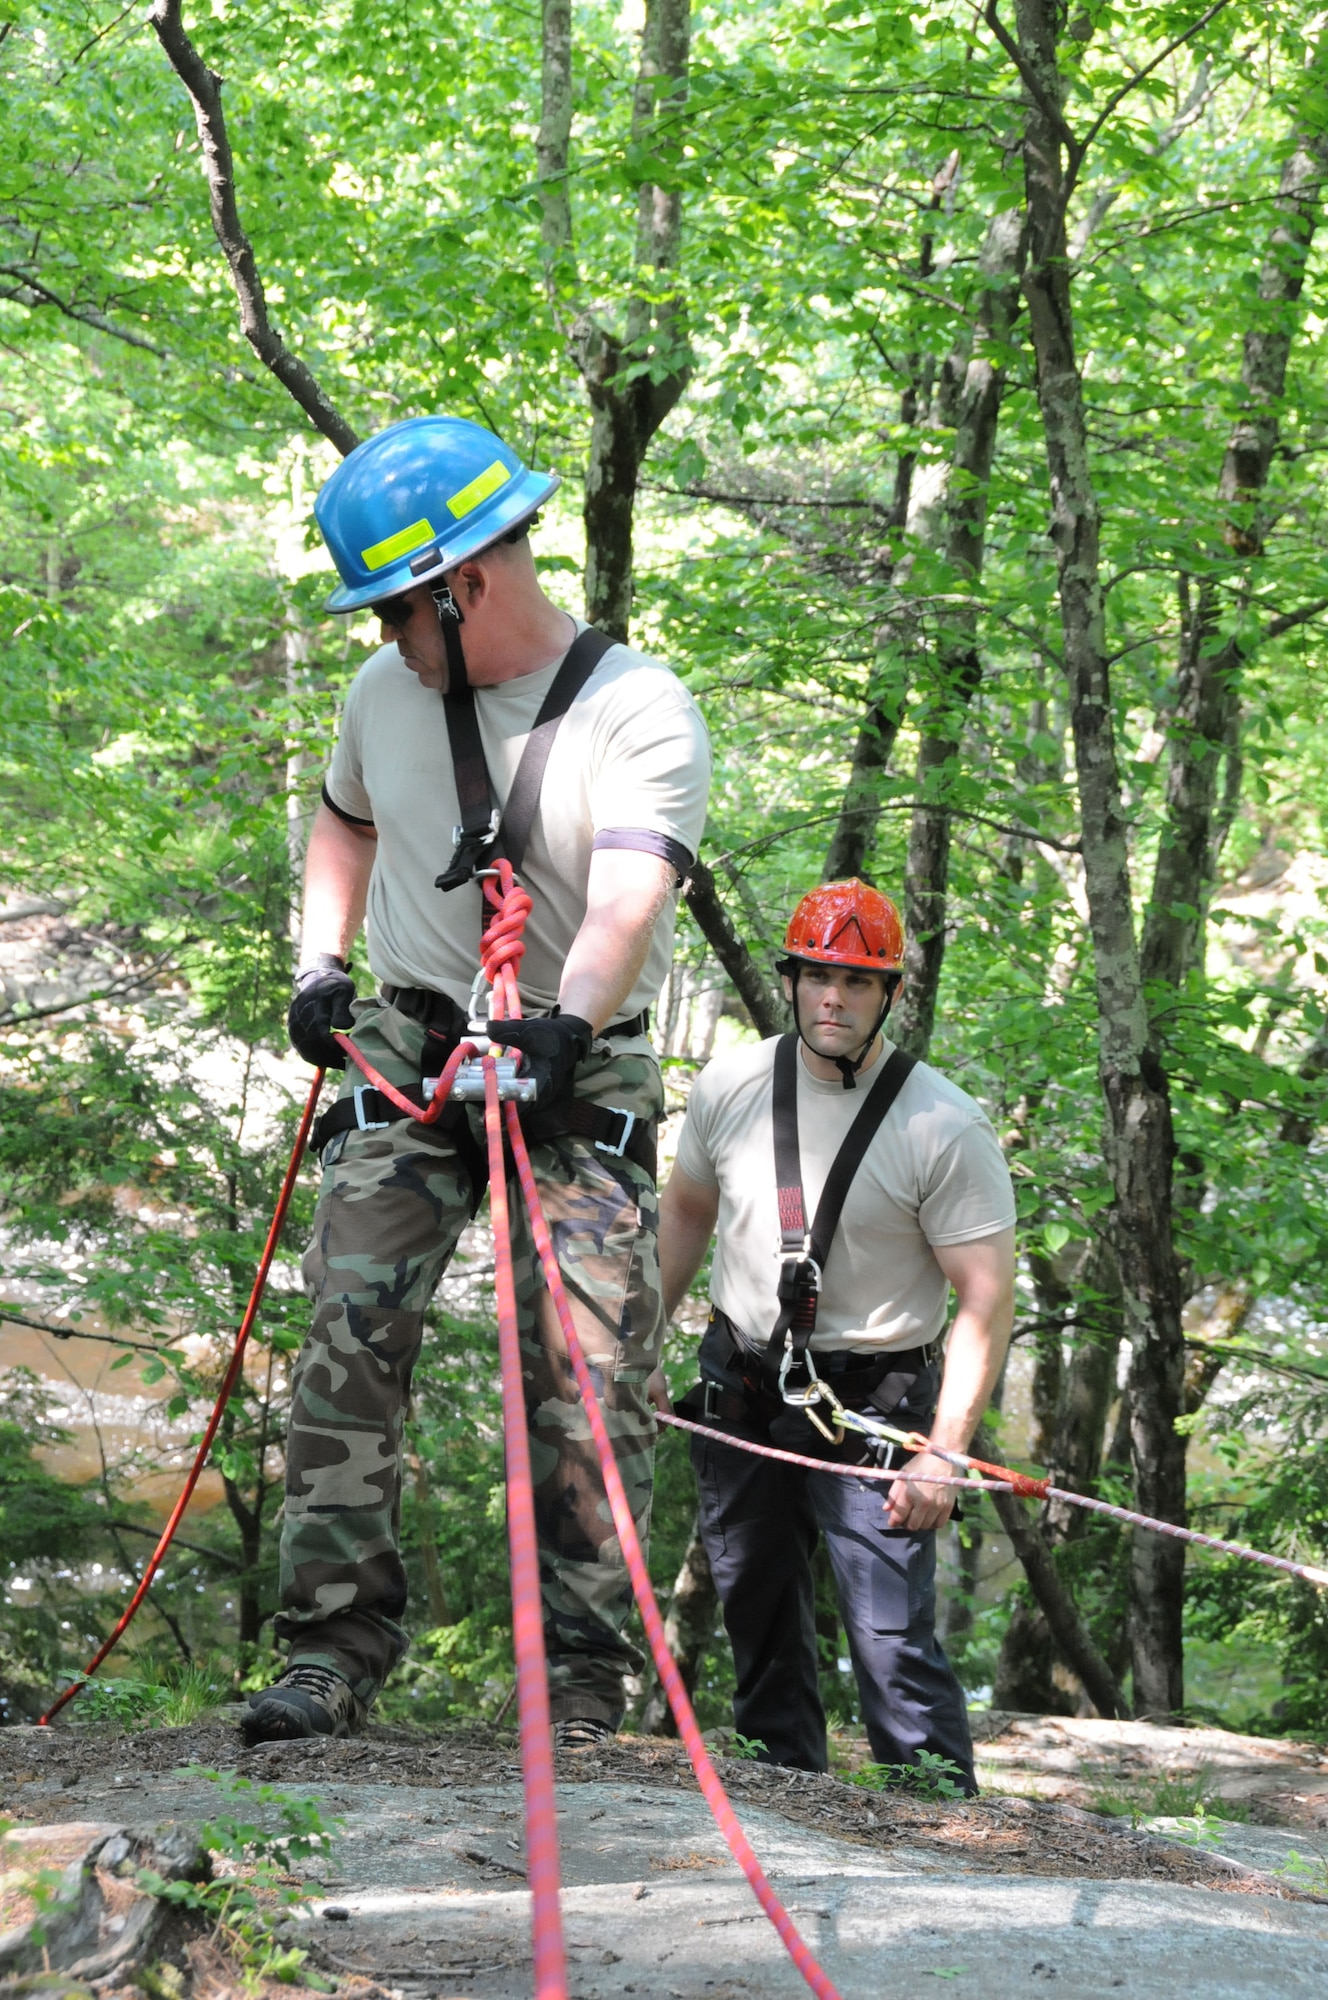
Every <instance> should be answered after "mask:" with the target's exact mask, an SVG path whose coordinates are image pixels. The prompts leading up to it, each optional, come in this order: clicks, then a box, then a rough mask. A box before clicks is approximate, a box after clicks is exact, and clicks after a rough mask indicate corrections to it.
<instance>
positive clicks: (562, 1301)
mask: <svg viewBox="0 0 1328 2000" xmlns="http://www.w3.org/2000/svg"><path fill="white" fill-rule="evenodd" d="M504 1108H505V1110H506V1114H507V1137H508V1141H509V1143H510V1145H511V1148H512V1156H513V1158H514V1159H515V1161H516V1170H517V1176H518V1178H519V1180H520V1182H521V1192H522V1194H523V1195H524V1196H525V1199H526V1208H527V1210H528V1211H529V1214H530V1226H531V1230H532V1232H533V1234H534V1237H535V1247H536V1249H537V1250H538V1252H539V1256H540V1262H541V1264H542V1266H543V1269H544V1282H545V1284H546V1285H547V1286H548V1289H549V1295H550V1297H551V1298H552V1300H553V1304H554V1310H555V1311H556V1312H557V1315H558V1323H559V1325H560V1326H561V1328H562V1332H563V1339H564V1340H565V1341H566V1343H567V1354H568V1359H569V1360H570V1361H571V1364H572V1369H573V1372H574V1374H575V1376H576V1381H577V1387H578V1388H579V1389H580V1391H581V1401H582V1403H583V1404H584V1405H585V1411H586V1416H587V1418H588V1420H589V1423H590V1430H591V1435H592V1436H593V1438H594V1440H595V1449H596V1451H597V1452H598V1454H599V1461H600V1470H601V1472H602V1473H603V1477H604V1490H605V1493H606V1494H607V1496H608V1502H609V1509H610V1512H611V1513H612V1515H613V1525H614V1527H615V1528H616V1529H617V1531H618V1540H619V1542H620V1544H621V1545H622V1552H623V1558H624V1560H625V1562H626V1564H627V1569H628V1573H629V1575H630V1576H631V1579H632V1589H633V1591H634V1592H635V1593H636V1601H637V1604H638V1606H639V1607H640V1612H641V1619H642V1623H643V1624H644V1625H645V1628H646V1636H647V1638H648V1639H649V1641H650V1650H651V1652H652V1653H653V1654H654V1656H655V1666H656V1668H657V1669H658V1672H659V1678H660V1681H661V1683H662V1685H663V1687H664V1691H665V1693H666V1694H667V1695H668V1698H669V1705H670V1707H671V1708H672V1710H673V1713H674V1716H675V1717H676V1719H677V1723H678V1734H679V1735H680V1736H681V1737H682V1740H683V1743H684V1744H685V1745H686V1749H687V1755H688V1756H689V1757H690V1758H691V1761H692V1769H693V1770H694V1771H695V1773H696V1782H697V1784H698V1785H699V1786H700V1788H701V1791H702V1793H703V1794H704V1796H705V1801H706V1804H707V1805H708V1806H709V1807H710V1810H711V1812H712V1813H713V1814H714V1816H715V1824H716V1825H717V1826H718V1828H719V1830H720V1832H721V1833H722V1834H723V1836H724V1839H725V1841H726V1842H727V1843H728V1848H729V1852H730V1853H731V1854H732V1856H733V1858H734V1860H735V1861H736V1862H737V1864H738V1866H739V1867H740V1868H741V1869H742V1872H743V1874H744V1875H745V1876H746V1877H747V1880H748V1882H749V1883H750V1884H751V1887H752V1889H753V1891H754V1892H755V1895H756V1899H757V1901H758V1902H759V1903H760V1905H761V1908H762V1909H763V1910H764V1911H765V1913H766V1915H767V1916H768V1917H769V1919H770V1921H771V1923H772V1924H773V1925H774V1927H775V1929H776V1930H777V1931H778V1932H779V1935H780V1937H781V1939H782V1940H783V1943H784V1947H785V1949H786V1950H787V1952H788V1954H789V1956H790V1958H791V1959H792V1960H793V1963H794V1964H795V1965H796V1966H797V1968H798V1970H799V1972H800V1973H801V1974H802V1976H803V1978H804V1979H805V1980H806V1982H807V1984H808V1985H809V1986H810V1987H811V1989H812V1992H813V1993H815V1994H816V1995H817V1996H818V2000H839V1995H838V1993H837V1991H836V1989H835V1987H834V1985H833V1984H832V1983H831V1981H830V1979H829V1978H828V1977H827V1975H826V1974H825V1972H823V1971H822V1969H821V1967H820V1966H819V1965H818V1964H817V1962H816V1960H815V1959H814V1958H813V1957H812V1954H811V1952H810V1951H809V1950H808V1948H807V1946H806V1944H805V1943H804V1942H803V1939H802V1938H801V1936H800V1935H799V1933H798V1930H797V1927H796V1926H795V1924H794V1922H793V1919H792V1917H790V1915H789V1913H788V1911H787V1910H786V1909H785V1908H784V1905H783V1904H782V1903H781V1902H780V1900H779V1898H778V1896H777V1895H776V1894H775V1892H774V1890H773V1889H772V1888H771V1886H770V1883H769V1882H768V1880H767V1879H766V1875H765V1871H764V1870H763V1869H762V1867H761V1864H760V1862H759V1861H758V1860H757V1858H756V1856H755V1854H753V1852H752V1849H751V1846H750V1844H749V1842H748V1839H747V1836H746V1834H745V1833H744V1832H743V1830H742V1828H741V1827H740V1826H739V1824H738V1821H737V1817H736V1815H735V1813H734V1811H733V1807H732V1806H731V1805H730V1804H729V1801H728V1795H727V1793H726V1792H725V1790H724V1787H723V1785H722V1784H721V1783H720V1781H719V1773H718V1772H717V1771H716V1769H715V1767H714V1765H713V1764H712V1763H711V1761H710V1753H709V1751H708V1750H707V1749H706V1747H705V1744H704V1742H703V1741H702V1738H701V1731H700V1728H699V1727H698V1725H697V1720H696V1713H695V1711H694V1709H693V1708H692V1704H691V1702H690V1700H689V1699H688V1696H687V1690H686V1688H685V1687H684V1686H683V1684H682V1676H681V1674H680V1673H679V1672H678V1668H677V1665H676V1663H675V1661H674V1658H673V1655H672V1654H671V1653H670V1651H669V1648H668V1641H667V1640H666V1639H665V1637H664V1621H663V1619H662V1618H661V1617H660V1615H659V1606H658V1604H657V1603H656V1602H655V1592H654V1589H653V1587H652V1585H651V1582H650V1572H649V1570H648V1569H647V1568H646V1561H645V1557H644V1556H643V1554H642V1553H641V1543H640V1540H639V1538H638V1536H637V1532H636V1523H635V1521H634V1520H633V1519H632V1510H631V1508H630V1506H629V1505H628V1502H627V1494H626V1491H625V1490H624V1487H623V1483H622V1474H621V1473H620V1472H619V1470H618V1462H617V1460H616V1459H615V1457H614V1455H613V1445H612V1442H611V1440H610V1438H609V1433H608V1429H607V1426H606V1425H605V1422H604V1413H603V1411H602V1410H601V1409H600V1406H599V1398H598V1396H597V1395H596V1394H595V1384H594V1381H593V1380H592V1378H591V1374H590V1369H589V1367H588V1366H587V1364H586V1358H585V1355H584V1354H583V1353H582V1351H581V1343H580V1341H579V1340H578V1338H577V1332H576V1327H575V1325H574V1323H573V1320H572V1314H571V1308H570V1307H569V1306H568V1303H567V1293H566V1291H565V1289H564V1287H563V1278H562V1272H561V1271H560V1270H559V1268H558V1258H557V1255H556V1254H555V1251H554V1248H553V1241H552V1238H551V1237H550V1235H549V1225H548V1223H547V1221H546V1220H545V1217H544V1210H543V1207H542V1205H541V1203H540V1198H539V1190H538V1188H537V1187H536V1186H535V1176H534V1174H533V1172H532V1171H531V1165H530V1155H529V1153H528V1152H527V1151H526V1140H525V1134H524V1133H523V1132H522V1130H521V1121H520V1119H519V1118H518V1116H517V1109H516V1106H515V1104H510V1103H509V1104H508V1105H506V1106H505V1107H504Z"/></svg>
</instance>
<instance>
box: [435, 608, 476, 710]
mask: <svg viewBox="0 0 1328 2000" xmlns="http://www.w3.org/2000/svg"><path fill="white" fill-rule="evenodd" d="M429 594H430V596H431V597H432V598H433V601H434V603H435V605H436V606H437V607H438V628H439V630H440V631H441V633H442V635H443V651H444V652H445V653H446V655H447V686H446V687H445V688H444V690H443V692H444V694H460V693H462V692H463V690H464V689H465V688H467V687H468V686H469V685H470V681H469V677H468V675H467V673H466V655H465V650H464V648H463V647H462V644H461V627H462V626H463V625H464V623H465V619H464V618H463V616H462V613H461V606H460V605H459V604H458V603H457V601H456V599H455V597H453V595H452V592H451V589H450V588H449V586H448V585H447V584H445V583H440V584H438V585H436V586H435V587H434V589H432V590H431V591H430V593H429Z"/></svg>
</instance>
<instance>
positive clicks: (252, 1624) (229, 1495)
mask: <svg viewBox="0 0 1328 2000" xmlns="http://www.w3.org/2000/svg"><path fill="white" fill-rule="evenodd" d="M221 1483H222V1487H223V1489H224V1491H225V1494H226V1505H227V1506H228V1507H229V1508H230V1510H231V1518H232V1520H233V1521H234V1522H235V1525H236V1527H237V1528H238V1529H239V1531H240V1557H241V1569H240V1574H239V1576H238V1577H237V1578H236V1583H235V1589H236V1595H237V1597H238V1598H239V1610H240V1616H239V1621H238V1626H237V1631H236V1637H237V1639H238V1640H239V1643H240V1653H241V1656H242V1657H243V1658H252V1656H253V1654H254V1652H255V1651H256V1650H257V1647H258V1641H259V1637H260V1635H261V1633H262V1630H263V1605H262V1600H261V1598H260V1596H259V1589H258V1564H259V1560H260V1558H261V1556H262V1553H263V1505H262V1502H263V1493H262V1489H261V1488H260V1493H259V1498H258V1500H257V1502H256V1504H255V1505H254V1506H252V1507H251V1506H249V1504H248V1503H247V1502H246V1500H245V1498H244V1495H243V1494H242V1493H241V1491H240V1489H239V1487H238V1486H237V1485H236V1484H235V1481H234V1480H233V1479H231V1478H230V1477H229V1476H228V1475H226V1474H223V1475H222V1482H221Z"/></svg>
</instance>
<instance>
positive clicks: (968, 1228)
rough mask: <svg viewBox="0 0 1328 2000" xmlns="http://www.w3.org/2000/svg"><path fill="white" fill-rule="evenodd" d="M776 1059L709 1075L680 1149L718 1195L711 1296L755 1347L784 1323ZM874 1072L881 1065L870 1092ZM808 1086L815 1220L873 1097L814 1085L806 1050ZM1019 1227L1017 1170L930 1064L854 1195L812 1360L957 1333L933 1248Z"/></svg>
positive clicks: (828, 1274) (753, 1060)
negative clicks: (949, 1320)
mask: <svg viewBox="0 0 1328 2000" xmlns="http://www.w3.org/2000/svg"><path fill="white" fill-rule="evenodd" d="M775 1047H776V1041H775V1040H774V1039H772V1040H770V1041H766V1042H762V1043H761V1044H760V1045H759V1046H758V1047H756V1048H751V1049H743V1050H740V1051H738V1052H736V1053H734V1054H732V1055H727V1056H720V1057H717V1058H716V1059H715V1060H714V1061H713V1062H711V1063H709V1064H708V1065H707V1067H706V1068H705V1069H704V1070H702V1072H701V1074H700V1076H699V1077H698V1078H697V1080H696V1083H695V1084H694V1085H693V1088H692V1094H691V1098H690V1099H689V1101H688V1106H687V1117H686V1119H685V1121H684V1123H683V1128H682V1135H681V1138H680V1140H679V1144H678V1165H679V1167H681V1169H682V1170H683V1172H684V1173H685V1174H687V1175H688V1176H689V1177H690V1179H692V1180H694V1181H697V1182H698V1183H700V1185H702V1186H703V1187H711V1188H718V1190H719V1226H718V1231H717V1235H716V1243H715V1257H714V1265H713V1269H712V1273H711V1296H712V1298H713V1299H714V1302H715V1304H716V1305H717V1306H718V1307H719V1308H720V1310H721V1311H722V1312H724V1313H726V1314H727V1315H728V1317H729V1319H731V1320H732V1321H733V1323H734V1325H735V1326H736V1327H737V1328H738V1329H739V1330H740V1331H741V1332H742V1334H743V1336H744V1338H745V1339H746V1341H747V1342H748V1344H749V1345H750V1346H753V1347H764V1346H765V1343H766V1341H767V1340H768V1339H769V1337H770V1333H771V1330H772V1328H773V1327H774V1324H775V1321H776V1319H777V1318H778V1316H779V1302H778V1298H777V1296H776V1287H777V1285H778V1281H779V1265H780V1248H779V1212H778V1207H777V1203H776V1197H775V1155H774V1129H773V1117H772V1112H771V1079H772V1072H773V1069H774V1056H775ZM890 1048H891V1044H890V1043H889V1042H887V1043H886V1044H885V1054H884V1055H883V1056H881V1057H878V1058H877V1062H878V1063H879V1062H881V1061H884V1060H885V1057H886V1056H888V1055H889V1053H890ZM874 1074H879V1071H878V1070H877V1065H876V1064H875V1063H874V1064H873V1065H872V1068H871V1069H870V1070H868V1071H865V1072H863V1083H864V1085H865V1084H866V1083H867V1082H868V1081H869V1080H870V1079H872V1078H873V1076H874ZM797 1079H798V1081H797V1089H798V1141H799V1146H800V1150H801V1154H802V1177H803V1201H804V1204H805V1206H806V1211H807V1214H808V1216H809V1217H810V1216H812V1215H814V1214H815V1212H816V1204H817V1202H818V1201H819V1200H820V1198H821V1190H822V1189H823V1188H824V1186H825V1182H826V1177H827V1175H828V1174H829V1172H830V1168H831V1165H832V1163H833V1161H834V1158H835V1155H836V1153H837V1152H838V1151H839V1148H840V1145H841V1143H842V1142H843V1139H844V1136H845V1134H846V1133H847V1131H848V1128H849V1126H850V1125H851V1124H852V1123H853V1120H854V1118H855V1117H856V1116H857V1113H858V1111H859V1110H860V1109H861V1106H862V1090H861V1089H858V1090H852V1091H848V1090H845V1089H844V1088H843V1086H842V1084H841V1083H840V1082H839V1081H838V1079H836V1080H835V1082H833V1083H823V1082H822V1081H821V1080H820V1079H819V1078H818V1077H814V1076H812V1075H811V1074H810V1072H809V1071H808V1069H807V1066H806V1063H805V1061H804V1060H803V1052H802V1050H801V1048H799V1050H798V1065H797ZM1014 1220H1015V1202H1014V1189H1013V1187H1012V1185H1011V1181H1010V1174H1009V1170H1008V1168H1007V1167H1006V1164H1005V1159H1004V1156H1003V1154H1002V1152H1001V1148H1000V1143H999V1141H998V1140H997V1137H996V1134H995V1132H994V1131H993V1130H992V1128H991V1125H990V1123H989V1122H988V1120H987V1117H986V1115H985V1113H984V1112H983V1110H982V1107H981V1105H980V1104H978V1103H977V1102H976V1101H975V1100H974V1099H973V1098H971V1097H970V1096H969V1095H968V1093H967V1092H966V1091H963V1090H960V1089H959V1087H958V1086H957V1085H956V1084H953V1083H951V1082H950V1081H949V1080H948V1079H947V1078H946V1077H943V1076H942V1075H940V1073H939V1072H938V1071H937V1070H934V1069H932V1068H930V1067H929V1065H928V1064H926V1063H919V1064H918V1065H917V1067H916V1068H915V1069H914V1070H913V1071H912V1072H911V1073H910V1075H909V1077H908V1079H907V1081H906V1082H905V1084H904V1087H903V1089H902V1090H901V1091H900V1093H899V1095H898V1097H897V1098H896V1099H895V1101H894V1103H893V1105H892V1106H891V1107H890V1110H889V1111H888V1112H887V1114H886V1116H885V1118H884V1119H883V1120H882V1122H881V1124H880V1125H879V1126H878V1128H877V1130H876V1132H875V1134H874V1136H873V1138H872V1142H871V1144H870V1146H869V1147H868V1149H867V1153H866V1156H865V1158H864V1159H863V1162H862V1165H861V1166H860V1168H859V1169H858V1172H857V1174H856V1175H855V1176H854V1179H853V1182H852V1185H851V1186H850V1188H849V1191H848V1197H847V1199H846V1200H845V1203H844V1207H843V1211H842V1214H841V1216H840V1220H839V1227H838V1229H837V1230H836V1231H835V1235H834V1238H833V1241H832V1243H831V1246H830V1252H829V1255H828V1257H827V1259H826V1267H825V1272H824V1277H823V1284H822V1290H821V1296H820V1302H819V1306H818V1311H817V1317H816V1332H815V1333H814V1334H813V1336H812V1343H811V1344H812V1347H813V1349H814V1350H822V1351H830V1350H834V1349H840V1348H853V1349H855V1350H860V1351H864V1352H871V1351H873V1350H882V1351H884V1350H888V1349H891V1348H896V1349H900V1350H903V1349H907V1348H911V1347H920V1346H922V1345H923V1344H924V1343H925V1342H926V1341H929V1340H932V1339H934V1338H935V1336H936V1335H937V1334H939V1333H940V1332H941V1330H942V1328H943V1327H944V1325H945V1316H946V1307H947V1302H948V1298H949V1285H948V1282H947V1280H946V1277H945V1273H944V1272H943V1271H942V1269H941V1267H940V1265H939V1264H938V1263H937V1261H936V1258H935V1256H934V1255H933V1248H934V1247H935V1248H944V1247H945V1246H946V1245H948V1244H953V1243H971V1242H976V1241H977V1240H979V1239H980V1238H982V1237H984V1236H994V1235H997V1234H999V1233H1000V1232H1001V1231H1002V1230H1005V1229H1009V1228H1011V1227H1012V1225H1013V1223H1014Z"/></svg>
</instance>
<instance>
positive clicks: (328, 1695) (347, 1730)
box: [240, 1666, 369, 1744]
mask: <svg viewBox="0 0 1328 2000" xmlns="http://www.w3.org/2000/svg"><path fill="white" fill-rule="evenodd" d="M368 1716H369V1704H368V1703H367V1702H364V1701H361V1700H360V1698H359V1696H358V1695H357V1694H356V1693H355V1692H354V1690H353V1689H352V1687H351V1685H350V1683H349V1681H344V1680H343V1679H342V1678H341V1675H340V1674H334V1673H333V1672H332V1670H331V1668H330V1667H314V1666H303V1667H287V1669H286V1671H285V1673H284V1674H283V1675H282V1676H281V1679H280V1680H279V1681H277V1682H276V1683H275V1685H274V1686H272V1687H270V1688H263V1689H261V1690H260V1692H259V1693H257V1694H251V1695H250V1697H249V1712H248V1714H247V1715H246V1716H245V1717H244V1720H243V1721H242V1722H241V1724H240V1727H241V1730H242V1731H243V1733H244V1740H245V1742H246V1743H249V1744H254V1743H289V1742H292V1741H293V1740H295V1739H296V1738H298V1737H301V1736H358V1735H359V1733H360V1731H361V1730H362V1729H363V1727H364V1725H365V1723H366V1721H367V1720H368Z"/></svg>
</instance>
